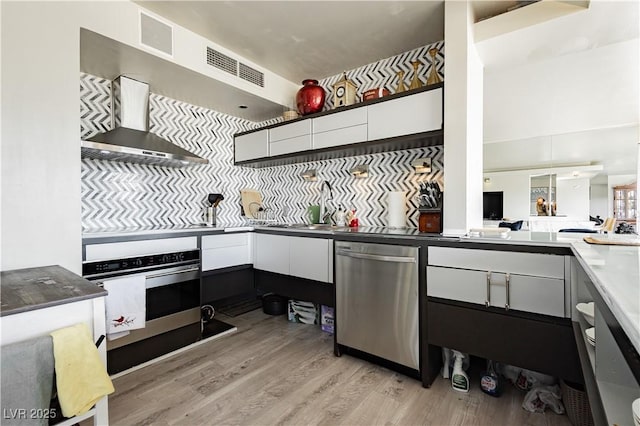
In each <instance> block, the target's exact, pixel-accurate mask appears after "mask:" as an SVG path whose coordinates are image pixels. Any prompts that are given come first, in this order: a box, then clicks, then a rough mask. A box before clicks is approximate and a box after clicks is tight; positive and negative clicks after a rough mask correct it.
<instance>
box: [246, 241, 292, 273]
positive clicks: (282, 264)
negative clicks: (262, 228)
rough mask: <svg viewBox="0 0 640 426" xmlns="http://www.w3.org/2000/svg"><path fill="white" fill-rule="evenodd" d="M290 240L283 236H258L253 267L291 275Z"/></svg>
mask: <svg viewBox="0 0 640 426" xmlns="http://www.w3.org/2000/svg"><path fill="white" fill-rule="evenodd" d="M289 238H290V237H286V236H283V235H270V234H256V235H255V250H256V251H255V255H254V262H253V267H254V268H255V269H261V270H263V271H269V272H275V273H278V274H284V275H289Z"/></svg>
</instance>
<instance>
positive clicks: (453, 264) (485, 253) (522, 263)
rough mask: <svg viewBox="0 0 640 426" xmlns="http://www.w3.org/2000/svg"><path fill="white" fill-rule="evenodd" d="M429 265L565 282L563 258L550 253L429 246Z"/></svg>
mask: <svg viewBox="0 0 640 426" xmlns="http://www.w3.org/2000/svg"><path fill="white" fill-rule="evenodd" d="M428 263H429V265H432V266H447V267H450V268H460V269H476V270H481V271H493V272H511V273H514V274H521V275H533V276H537V277H547V278H558V279H563V280H564V256H556V255H549V254H540V253H518V252H512V251H492V250H476V249H462V248H450V247H429V251H428Z"/></svg>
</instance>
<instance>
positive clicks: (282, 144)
mask: <svg viewBox="0 0 640 426" xmlns="http://www.w3.org/2000/svg"><path fill="white" fill-rule="evenodd" d="M309 149H311V135H310V134H308V135H304V136H298V137H295V138H290V139H284V140H281V141H278V142H271V143H270V144H269V153H270V154H271V156H274V155H282V154H289V153H291V152H298V151H307V150H309Z"/></svg>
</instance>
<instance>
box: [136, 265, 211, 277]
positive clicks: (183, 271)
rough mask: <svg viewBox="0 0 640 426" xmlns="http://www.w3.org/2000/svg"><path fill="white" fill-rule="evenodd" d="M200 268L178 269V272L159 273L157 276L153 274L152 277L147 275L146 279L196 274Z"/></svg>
mask: <svg viewBox="0 0 640 426" xmlns="http://www.w3.org/2000/svg"><path fill="white" fill-rule="evenodd" d="M199 270H200V267H199V266H196V267H195V268H189V269H180V270H179V271H172V272H161V273H159V274H154V275H147V276H146V279H150V278H158V277H166V276H169V275H178V274H184V273H187V272H196V271H199Z"/></svg>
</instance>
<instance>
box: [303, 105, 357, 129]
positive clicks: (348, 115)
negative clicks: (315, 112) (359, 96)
mask: <svg viewBox="0 0 640 426" xmlns="http://www.w3.org/2000/svg"><path fill="white" fill-rule="evenodd" d="M359 124H367V109H366V108H355V109H350V110H348V111H343V112H339V113H336V114H330V115H325V116H323V117H318V118H314V119H313V133H321V132H328V131H330V130H337V129H342V128H344V127H352V126H357V125H359Z"/></svg>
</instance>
